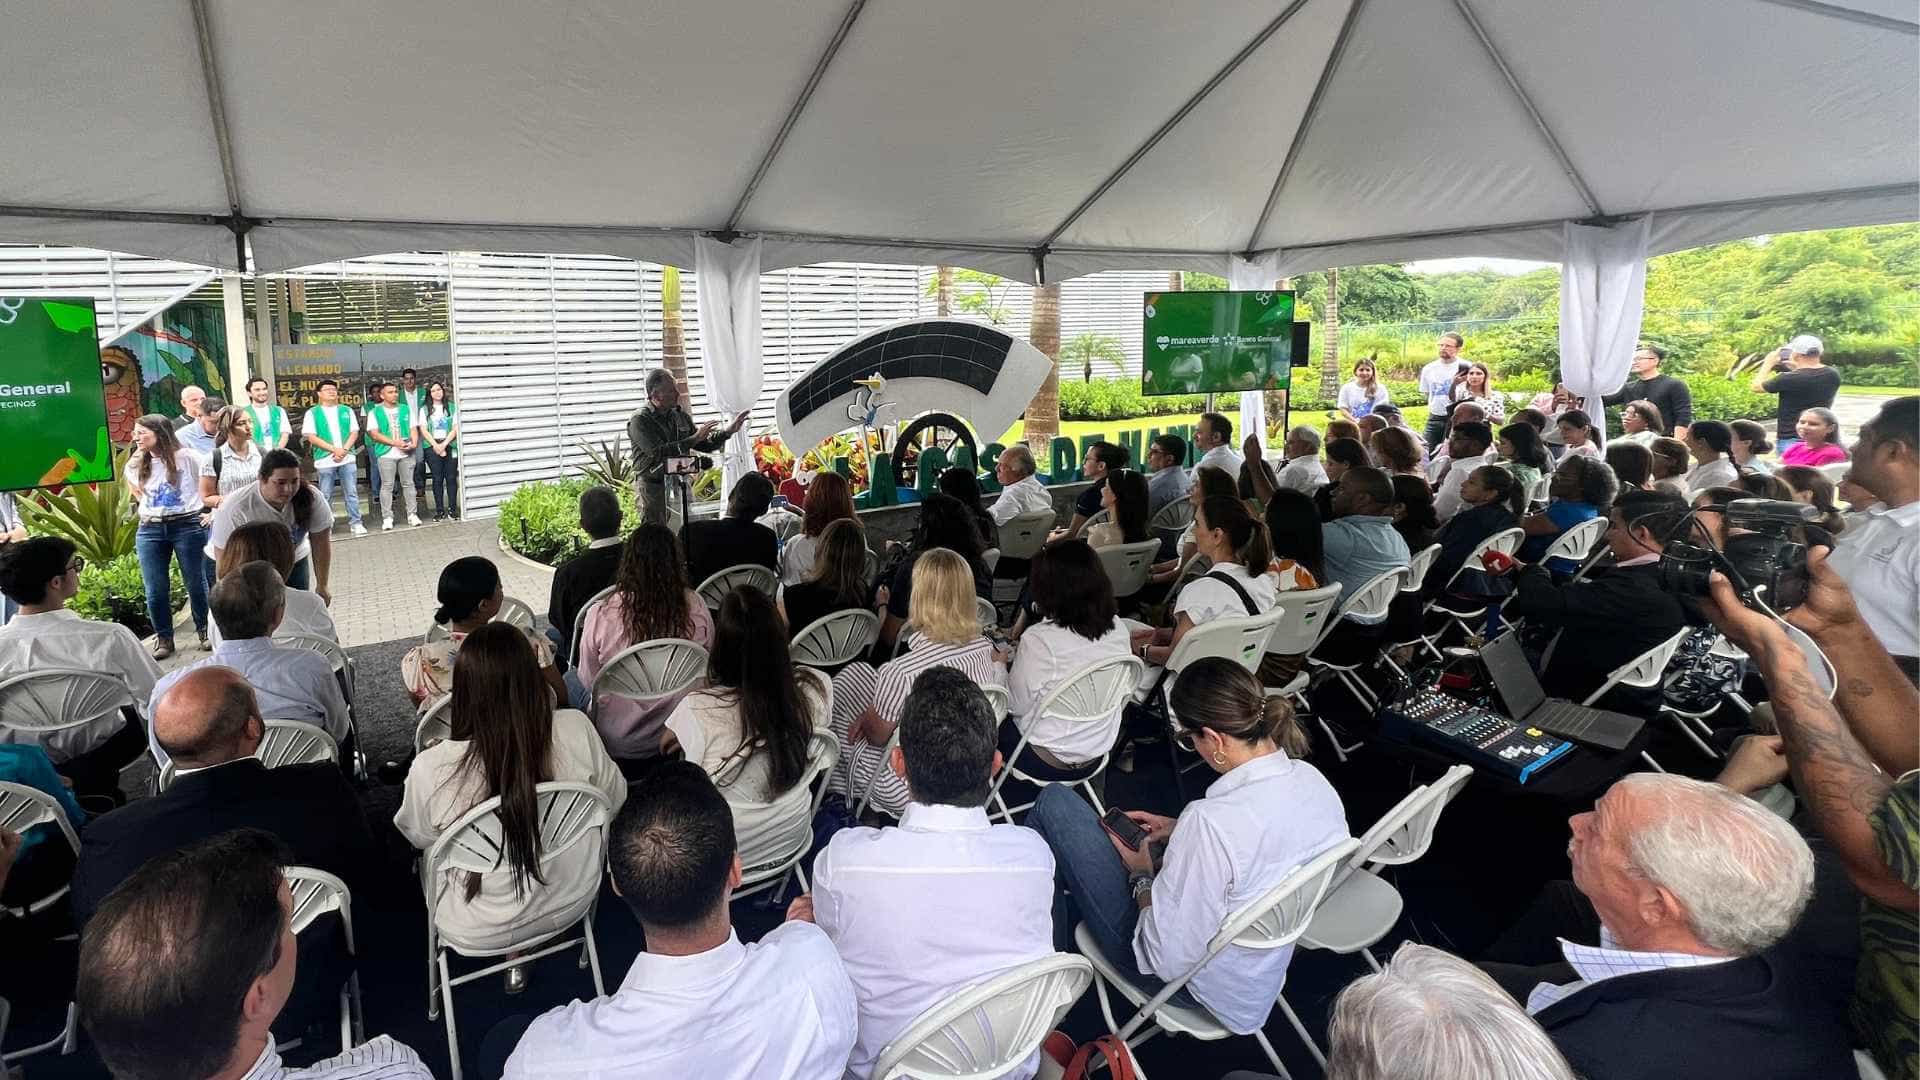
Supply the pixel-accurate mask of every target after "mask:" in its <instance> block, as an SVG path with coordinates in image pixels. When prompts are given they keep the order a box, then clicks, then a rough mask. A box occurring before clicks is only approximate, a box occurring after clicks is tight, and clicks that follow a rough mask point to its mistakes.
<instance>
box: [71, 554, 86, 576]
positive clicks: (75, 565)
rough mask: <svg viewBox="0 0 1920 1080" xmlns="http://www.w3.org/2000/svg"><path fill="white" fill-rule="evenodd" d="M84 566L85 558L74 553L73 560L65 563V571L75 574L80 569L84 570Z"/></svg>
mask: <svg viewBox="0 0 1920 1080" xmlns="http://www.w3.org/2000/svg"><path fill="white" fill-rule="evenodd" d="M86 568H87V560H85V559H83V558H81V557H80V556H78V555H75V556H74V557H73V560H72V561H71V562H69V563H67V573H69V574H77V573H79V572H80V571H82V570H85V569H86Z"/></svg>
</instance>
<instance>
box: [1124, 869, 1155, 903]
mask: <svg viewBox="0 0 1920 1080" xmlns="http://www.w3.org/2000/svg"><path fill="white" fill-rule="evenodd" d="M1127 885H1128V886H1129V887H1131V888H1132V890H1133V898H1134V899H1135V900H1138V899H1140V897H1141V894H1143V893H1149V892H1152V891H1153V875H1152V874H1129V875H1128V876H1127Z"/></svg>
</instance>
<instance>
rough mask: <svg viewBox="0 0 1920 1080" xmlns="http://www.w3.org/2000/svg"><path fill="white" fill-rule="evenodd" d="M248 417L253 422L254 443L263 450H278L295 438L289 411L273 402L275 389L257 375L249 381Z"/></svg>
mask: <svg viewBox="0 0 1920 1080" xmlns="http://www.w3.org/2000/svg"><path fill="white" fill-rule="evenodd" d="M247 417H248V419H250V420H252V421H253V441H254V442H256V443H258V444H259V445H260V447H261V448H262V449H265V450H278V449H280V448H281V447H283V446H285V445H287V440H288V439H290V438H292V437H293V426H292V425H291V424H289V423H287V410H285V409H283V408H281V407H280V406H279V405H276V404H275V403H274V401H273V387H272V386H270V385H268V383H267V380H265V379H263V378H261V377H260V376H258V375H255V376H254V377H253V378H251V379H248V380H247Z"/></svg>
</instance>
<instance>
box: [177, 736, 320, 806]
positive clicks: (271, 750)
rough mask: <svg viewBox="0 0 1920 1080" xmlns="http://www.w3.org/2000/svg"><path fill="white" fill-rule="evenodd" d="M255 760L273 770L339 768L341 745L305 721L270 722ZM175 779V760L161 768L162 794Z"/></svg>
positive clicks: (254, 753) (261, 739)
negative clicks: (313, 765) (331, 765)
mask: <svg viewBox="0 0 1920 1080" xmlns="http://www.w3.org/2000/svg"><path fill="white" fill-rule="evenodd" d="M253 756H254V757H256V758H259V759H260V763H261V764H263V765H265V766H266V767H267V768H269V769H277V768H279V767H280V766H282V765H307V764H311V763H312V762H316V761H330V762H333V763H335V764H338V763H339V761H340V744H339V743H337V742H334V741H333V736H331V735H329V734H327V733H326V731H325V730H324V729H322V728H320V727H317V726H315V725H313V724H309V723H307V722H306V721H304V720H268V721H266V722H265V723H264V724H263V730H262V732H261V735H260V745H259V746H257V747H255V748H254V751H253ZM174 776H175V766H174V763H173V762H172V761H171V760H169V761H167V762H165V763H164V764H162V765H161V766H160V780H159V785H160V790H161V791H165V790H167V789H168V788H170V787H172V786H173V781H174Z"/></svg>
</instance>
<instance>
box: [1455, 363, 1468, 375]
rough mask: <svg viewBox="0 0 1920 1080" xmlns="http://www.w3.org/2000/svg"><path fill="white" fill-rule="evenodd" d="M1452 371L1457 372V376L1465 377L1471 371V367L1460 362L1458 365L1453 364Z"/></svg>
mask: <svg viewBox="0 0 1920 1080" xmlns="http://www.w3.org/2000/svg"><path fill="white" fill-rule="evenodd" d="M1453 370H1454V371H1456V372H1458V373H1459V374H1462V375H1465V374H1466V373H1467V372H1469V371H1472V370H1473V365H1472V364H1471V363H1469V362H1468V361H1465V360H1462V361H1460V362H1459V363H1458V364H1455V365H1454V366H1453Z"/></svg>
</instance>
